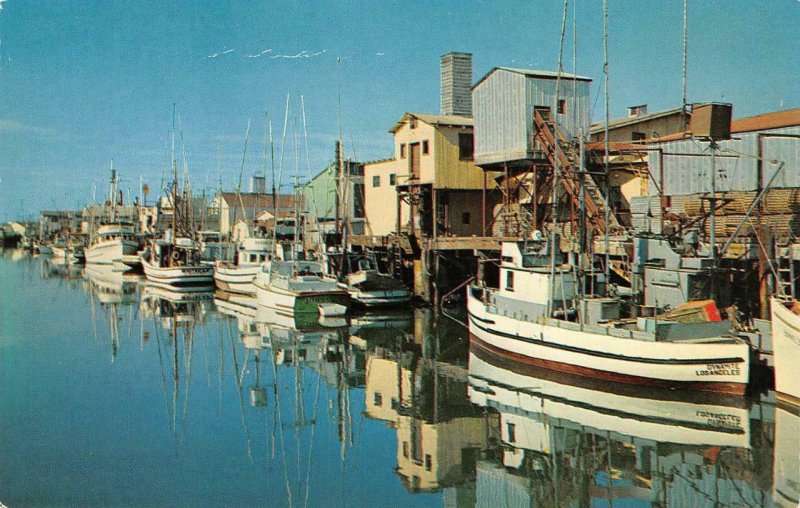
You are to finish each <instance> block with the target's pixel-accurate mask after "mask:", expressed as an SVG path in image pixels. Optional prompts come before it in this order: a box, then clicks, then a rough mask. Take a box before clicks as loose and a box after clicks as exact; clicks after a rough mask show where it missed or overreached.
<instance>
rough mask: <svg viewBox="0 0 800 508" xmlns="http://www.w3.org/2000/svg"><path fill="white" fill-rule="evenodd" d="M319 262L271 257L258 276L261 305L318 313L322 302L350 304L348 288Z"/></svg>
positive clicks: (282, 311)
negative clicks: (341, 285)
mask: <svg viewBox="0 0 800 508" xmlns="http://www.w3.org/2000/svg"><path fill="white" fill-rule="evenodd" d="M323 272H324V270H323V267H322V263H319V262H316V261H301V260H297V261H292V260H289V261H283V260H272V261H271V262H270V263H267V264H264V265H262V269H261V271H260V272H259V273H258V275H257V276H256V280H255V286H256V291H257V297H258V304H259V305H262V306H264V307H270V308H272V309H275V311H276V312H277V313H278V314H284V315H286V316H292V315H296V314H319V312H320V311H319V306H320V304H331V303H334V304H340V305H343V306H345V307H349V305H350V296H349V295H348V294H347V291H345V290H344V289H342V288H341V287H339V285H338V283H337V282H336V279H334V278H332V277H328V276H326V275H325V274H324V273H323Z"/></svg>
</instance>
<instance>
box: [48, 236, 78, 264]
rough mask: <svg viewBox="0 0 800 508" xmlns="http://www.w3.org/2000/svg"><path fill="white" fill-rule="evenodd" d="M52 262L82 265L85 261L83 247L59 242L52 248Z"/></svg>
mask: <svg viewBox="0 0 800 508" xmlns="http://www.w3.org/2000/svg"><path fill="white" fill-rule="evenodd" d="M52 252H53V254H52V257H51V259H52V261H53V262H54V263H57V264H62V265H81V264H83V263H84V261H85V259H86V258H85V255H84V248H83V246H82V245H79V244H75V243H72V242H67V241H64V240H59V241H57V242H56V243H54V244H53V246H52Z"/></svg>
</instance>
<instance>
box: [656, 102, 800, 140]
mask: <svg viewBox="0 0 800 508" xmlns="http://www.w3.org/2000/svg"><path fill="white" fill-rule="evenodd" d="M796 126H800V108H797V109H787V110H786V111H774V112H772V113H764V114H762V115H756V116H748V117H745V118H739V119H737V120H732V121H731V133H732V134H736V133H742V132H754V131H768V130H771V129H780V128H782V127H796ZM691 135H692V133H691V131H687V132H686V135H685V136H684V133H682V132H677V133H675V134H670V135H668V136H662V137H660V138H655V139H649V140H647V142H648V143H662V142H665V141H677V140H679V139H683V138H684V137H687V138H688V137H691Z"/></svg>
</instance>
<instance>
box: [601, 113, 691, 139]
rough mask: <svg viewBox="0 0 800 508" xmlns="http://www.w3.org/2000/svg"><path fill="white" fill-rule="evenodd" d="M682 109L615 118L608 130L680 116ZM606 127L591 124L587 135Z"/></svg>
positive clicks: (603, 123)
mask: <svg viewBox="0 0 800 508" xmlns="http://www.w3.org/2000/svg"><path fill="white" fill-rule="evenodd" d="M682 110H683V108H673V109H668V110H666V111H656V112H655V113H647V114H646V115H637V116H630V117H628V116H626V117H625V118H616V119H614V120H611V121H610V122H608V128H609V129H618V128H620V127H625V126H628V125H636V124H638V123H644V122H648V121H650V120H656V119H658V118H663V117H665V116H671V115H675V114H680V113H681V111H682ZM605 127H606V124H605V122H598V123H595V124H592V126H591V127H589V134H594V133H597V132H602V131H603V130H604V129H605Z"/></svg>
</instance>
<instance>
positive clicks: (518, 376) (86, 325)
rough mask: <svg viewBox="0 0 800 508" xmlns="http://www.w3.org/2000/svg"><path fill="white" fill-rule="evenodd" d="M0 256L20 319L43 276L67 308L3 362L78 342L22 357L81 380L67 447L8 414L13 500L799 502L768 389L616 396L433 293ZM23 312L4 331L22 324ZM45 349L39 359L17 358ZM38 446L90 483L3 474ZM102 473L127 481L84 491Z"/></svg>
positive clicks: (26, 461) (72, 399)
mask: <svg viewBox="0 0 800 508" xmlns="http://www.w3.org/2000/svg"><path fill="white" fill-rule="evenodd" d="M0 262H2V263H3V266H2V267H0V268H1V269H2V270H0V272H1V273H3V276H2V277H0V281H2V282H3V283H4V284H6V286H5V287H4V289H8V288H12V289H14V291H16V293H14V294H15V295H18V297H19V298H29V301H28V302H27V306H26V307H29V308H30V315H26V316H25V318H28V319H33V317H34V316H41V315H43V314H41V313H42V308H43V306H44V307H52V306H53V305H54V302H53V301H50V300H48V299H46V298H45V299H42V298H41V296H40V295H41V294H47V292H48V291H49V292H51V293H53V295H55V294H58V295H59V296H58V298H59V299H61V300H62V301H63V305H65V306H66V307H67V308H69V309H70V311H71V312H73V313H74V314H75V315H76V316H77V318H76V320H75V323H74V324H73V325H74V326H75V329H74V330H73V329H71V328H69V326H73V325H70V322H67V320H62V321H63V322H61V321H59V322H57V326H59V327H61V328H60V329H58V330H57V331H58V333H59V334H61V335H64V336H72V337H76V338H75V339H74V340H72V341H70V340H64V341H61V342H59V343H58V345H59V348H58V349H53V348H52V344H50V343H48V344H47V347H45V348H30V349H29V350H28V351H27V352H26V355H27V356H25V355H20V356H19V357H18V358H19V360H17V361H16V362H15V364H14V365H12V364H11V363H9V362H6V363H3V364H2V365H3V366H4V368H5V371H4V372H2V373H0V374H1V375H3V376H5V377H3V379H4V380H5V382H6V383H8V385H9V386H12V385H13V386H23V384H22V383H23V382H22V381H16V384H15V380H17V379H19V380H23V379H28V377H27V376H26V374H25V372H28V371H32V370H33V369H35V368H36V367H37V366H40V365H42V362H47V363H45V364H51V363H55V362H56V361H61V358H62V357H65V358H70V357H75V358H80V362H81V364H80V365H78V364H76V365H75V367H74V368H73V369H41V368H39V369H37V372H43V374H42V375H41V376H39V377H38V378H37V383H40V385H37V386H40V388H39V389H40V390H41V389H42V388H44V387H49V388H50V389H52V390H58V389H59V384H64V386H66V387H69V386H71V385H75V386H81V387H82V388H81V390H76V391H74V392H73V391H64V392H59V393H60V397H62V398H63V400H64V401H65V404H66V406H67V407H68V408H69V410H68V414H70V415H71V416H70V418H72V419H76V418H78V417H77V416H75V415H76V414H81V411H85V416H84V417H83V418H84V420H81V425H79V426H77V427H76V426H74V425H73V426H72V427H70V429H71V432H73V433H78V436H77V437H75V438H74V442H75V443H82V444H75V445H70V444H69V443H71V442H73V439H72V436H71V439H64V438H63V437H62V438H61V439H59V440H58V441H56V440H55V439H54V440H53V441H52V442H48V441H47V440H46V438H42V437H41V436H42V435H43V434H42V433H34V432H31V431H29V429H27V428H26V425H31V424H30V422H26V421H25V420H24V419H22V420H19V418H18V419H17V420H16V421H17V423H18V425H12V426H11V427H7V428H13V429H17V428H18V429H19V433H18V434H14V436H16V438H14V439H7V440H6V441H4V443H5V444H4V449H8V451H9V453H7V454H6V455H5V456H4V458H0V484H2V485H4V486H6V485H11V486H14V488H11V489H10V490H7V491H6V492H0V502H4V503H6V504H9V505H16V504H19V505H29V504H30V505H36V504H57V505H85V504H133V505H158V504H163V503H164V502H165V501H168V500H169V499H172V500H173V501H175V503H176V504H187V505H194V504H198V505H199V504H220V505H230V504H233V505H242V504H245V505H254V504H269V505H286V506H301V505H302V506H309V505H312V506H317V505H330V504H340V505H343V506H351V505H352V506H360V505H369V504H385V505H392V506H411V505H444V506H469V507H474V506H539V505H544V506H606V505H620V506H772V505H779V506H796V505H797V501H798V497H800V494H799V492H800V458H799V457H798V454H800V444H799V443H798V439H800V437H799V436H800V416H799V415H800V411H798V409H797V408H790V407H786V406H778V407H776V405H775V402H774V397H772V394H767V395H761V396H759V397H756V398H754V399H743V398H738V397H719V396H710V395H697V396H690V397H686V396H681V397H678V396H676V394H675V393H671V392H661V393H658V392H653V391H649V392H637V391H635V390H631V389H628V388H625V387H622V388H621V391H618V392H613V393H612V392H608V391H604V390H603V389H601V388H602V386H601V385H597V386H594V385H592V384H591V383H587V382H586V381H585V380H582V381H579V380H575V379H572V378H569V377H565V376H553V375H552V374H549V373H547V372H544V371H538V370H533V369H530V368H523V367H521V366H519V365H516V364H513V363H510V362H507V361H503V360H500V359H498V358H496V357H493V356H491V355H490V354H487V353H486V352H484V351H481V350H476V349H473V350H472V351H470V348H469V341H468V337H467V332H466V330H465V329H463V328H462V327H460V326H459V325H458V324H456V323H454V322H452V321H450V320H447V319H441V318H439V319H437V318H436V316H435V315H433V313H432V312H430V311H428V310H419V309H418V310H414V311H412V312H404V313H386V314H369V315H356V316H351V317H349V318H348V319H346V320H342V319H337V320H319V319H317V318H316V317H315V318H312V319H302V320H301V319H293V318H286V317H282V316H278V315H276V314H274V313H272V312H270V311H269V310H268V309H265V308H262V307H259V306H258V305H257V304H256V302H255V300H254V299H252V298H246V297H241V296H235V295H228V294H225V293H219V292H218V293H210V292H207V293H193V294H188V295H187V294H181V293H172V292H170V291H165V290H163V289H159V288H154V287H150V286H148V285H147V284H146V283H145V282H144V281H143V280H141V278H136V277H130V276H127V275H123V274H120V273H119V272H114V271H113V270H104V269H95V268H94V267H87V268H86V269H85V271H84V270H83V269H81V268H79V267H71V266H64V265H52V264H51V263H49V262H48V261H47V260H46V259H42V258H38V259H35V260H31V258H29V257H25V256H22V257H20V256H14V257H11V256H4V257H3V259H2V261H0ZM15 274H16V275H15ZM14 277H17V278H16V279H15V278H14ZM29 286H30V287H32V288H33V289H31V290H30V291H29V292H27V290H23V289H19V288H27V287H29ZM15 288H16V289H15ZM63 288H67V289H69V291H61V290H60V289H63ZM56 290H59V291H58V292H56ZM82 295H85V296H82ZM54 298H55V296H54ZM57 303H58V302H57ZM19 312H23V311H19ZM83 315H86V316H87V319H86V321H85V322H84V321H81V316H83ZM22 322H23V320H22V318H21V319H20V324H18V323H16V322H14V323H10V324H9V323H6V325H8V326H6V327H5V328H6V329H7V330H8V329H12V330H16V331H15V332H14V333H15V334H17V335H19V337H20V338H26V336H25V333H26V327H25V326H24V325H21V323H22ZM70 334H71V335H70ZM87 337H88V339H89V340H87ZM28 340H30V341H33V339H32V338H28ZM2 352H3V351H2V350H0V353H2ZM109 352H110V358H109ZM45 354H52V355H55V356H54V357H49V356H43V357H42V358H39V359H38V360H36V361H35V362H33V363H32V364H26V363H25V358H27V357H31V358H34V359H36V358H37V356H36V355H45ZM3 359H4V356H3V355H2V354H0V363H1V362H2V361H3ZM109 360H110V361H109ZM37 362H38V363H37ZM16 363H19V364H20V365H19V371H18V373H17V371H15V370H14V368H15V367H16ZM9 367H11V369H10V370H9ZM51 371H52V376H51ZM17 375H18V376H19V377H18V378H17V377H15V376H17ZM48 376H51V377H48ZM64 376H66V377H67V378H68V379H69V380H70V381H69V382H65V381H64ZM108 386H112V387H113V388H114V389H113V390H108V389H107V388H108ZM606 389H607V388H606ZM86 393H92V394H93V395H92V396H91V397H87V396H86ZM3 397H8V395H6V394H3V393H1V392H0V414H4V415H9V416H10V420H9V421H15V420H14V415H15V414H16V413H19V414H27V413H26V411H28V412H33V411H34V409H30V410H28V409H19V408H27V406H25V405H26V404H33V403H34V402H35V401H36V397H24V398H21V399H19V400H18V401H17V402H14V403H13V404H10V403H8V400H9V399H7V398H3ZM31 407H34V406H32V405H31ZM36 411H41V409H40V408H39V407H38V406H36ZM56 413H58V412H55V413H54V414H53V415H52V418H53V419H54V421H58V420H59V417H58V415H57V414H56ZM37 414H40V413H37ZM44 415H45V416H47V415H48V413H44ZM120 415H124V417H125V418H127V420H126V421H125V425H119V418H120V417H121V416H120ZM151 420H152V421H151ZM49 428H54V427H53V426H52V425H50V426H49ZM76 429H77V430H76ZM0 430H2V427H0ZM81 432H85V433H86V436H83V437H82V438H81V434H80V433H81ZM120 432H122V434H119V433H120ZM32 435H35V436H38V437H37V438H36V439H38V440H41V439H45V441H44V442H43V443H42V445H41V446H40V445H38V444H37V445H34V444H31V443H32V441H31V439H33V438H32V437H30V436H32ZM0 437H2V432H0ZM28 441H31V442H30V443H29V442H28ZM128 442H130V444H127V443H128ZM65 443H66V444H65ZM112 443H113V444H112ZM64 446H66V447H67V449H66V450H61V449H60V448H59V447H64ZM70 446H72V448H70ZM48 447H52V448H53V449H54V450H55V451H54V452H53V454H56V453H58V454H59V456H61V457H63V456H69V457H73V456H74V457H78V459H76V460H78V461H79V462H78V463H77V465H72V467H74V468H75V469H64V472H63V473H62V474H61V476H60V477H61V478H72V479H73V480H74V476H73V475H71V474H70V471H75V470H81V471H85V473H84V475H85V478H86V482H83V483H82V482H81V481H73V482H71V483H70V484H64V483H58V482H56V481H55V480H53V479H51V478H49V477H44V476H42V475H26V476H24V477H23V475H21V474H18V473H16V471H24V470H25V469H26V468H28V469H30V468H31V467H33V465H37V466H41V464H44V463H47V464H49V463H51V462H53V460H55V459H54V457H55V455H47V454H46V453H45V454H44V455H43V456H42V458H41V461H42V462H41V463H39V462H35V458H34V456H33V454H30V453H28V451H29V450H31V449H34V448H36V449H37V450H38V449H40V448H41V449H46V448H48ZM127 447H130V448H127ZM87 448H88V449H87ZM117 449H121V450H123V451H122V452H119V453H120V455H119V456H118V457H116V458H115V455H114V454H115V453H117V452H115V450H117ZM59 450H60V451H59ZM98 456H101V457H103V460H102V461H98V462H92V460H91V459H90V457H98ZM15 457H16V458H15ZM130 457H137V462H136V464H135V465H129V464H130ZM109 464H110V465H111V467H109ZM60 467H64V466H60ZM131 468H133V469H131ZM103 475H112V476H113V481H111V482H109V484H114V485H125V487H118V488H117V487H114V488H111V489H110V490H109V489H106V491H104V493H102V494H97V495H96V496H95V497H90V498H87V497H86V495H87V494H86V492H94V491H93V490H92V489H95V487H93V485H94V480H96V479H97V478H99V477H102V476H103ZM134 477H135V478H138V479H139V480H138V481H137V482H133V481H131V478H134ZM54 478H58V476H54ZM82 478H83V477H82ZM72 483H74V485H73V484H72ZM165 489H166V490H165ZM166 491H169V492H173V491H175V492H178V493H177V494H175V497H174V498H172V497H169V496H167V495H166V494H164V492H166ZM27 492H48V493H49V497H46V499H48V500H50V501H51V502H49V503H46V502H39V503H37V502H35V501H32V500H31V498H29V497H26V496H27V494H26V493H27ZM3 496H5V497H3ZM43 499H44V498H43ZM334 500H335V501H334ZM14 501H17V502H16V503H15V502H14Z"/></svg>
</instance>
